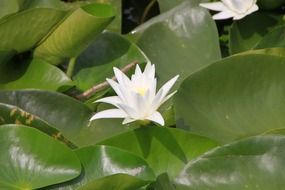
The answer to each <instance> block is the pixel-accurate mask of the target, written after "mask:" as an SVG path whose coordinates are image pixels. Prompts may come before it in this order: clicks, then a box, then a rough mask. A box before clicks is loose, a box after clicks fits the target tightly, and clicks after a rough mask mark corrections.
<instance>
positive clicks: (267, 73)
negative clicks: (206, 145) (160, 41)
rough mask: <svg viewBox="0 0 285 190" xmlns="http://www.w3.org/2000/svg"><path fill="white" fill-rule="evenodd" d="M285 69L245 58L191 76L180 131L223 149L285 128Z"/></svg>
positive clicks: (179, 101)
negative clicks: (269, 131)
mask: <svg viewBox="0 0 285 190" xmlns="http://www.w3.org/2000/svg"><path fill="white" fill-rule="evenodd" d="M284 63H285V58H284V57H279V56H272V55H262V54H244V55H238V56H232V57H229V58H227V59H224V60H221V61H219V62H216V63H214V64H212V65H211V66H209V67H207V68H205V69H203V70H201V71H199V72H197V73H195V74H193V75H191V76H190V77H189V78H187V79H186V80H185V81H184V83H183V84H182V85H181V88H180V89H179V90H178V93H177V95H176V97H175V104H174V107H175V112H176V121H177V126H178V127H179V128H184V129H187V130H190V131H192V132H193V133H196V134H199V135H202V136H207V137H209V138H211V139H215V140H217V141H219V142H223V143H225V142H230V141H233V140H236V139H240V138H243V137H247V136H253V135H258V134H261V133H264V132H265V131H268V130H272V129H275V128H282V127H284V124H285V118H284V114H285V107H284V106H283V102H284V97H285V80H284V77H285V64H284Z"/></svg>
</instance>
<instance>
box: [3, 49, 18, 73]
mask: <svg viewBox="0 0 285 190" xmlns="http://www.w3.org/2000/svg"><path fill="white" fill-rule="evenodd" d="M15 54H16V51H14V50H0V72H1V70H2V68H3V67H4V66H5V64H6V63H7V62H8V61H9V60H10V59H12V57H13V56H14V55H15Z"/></svg>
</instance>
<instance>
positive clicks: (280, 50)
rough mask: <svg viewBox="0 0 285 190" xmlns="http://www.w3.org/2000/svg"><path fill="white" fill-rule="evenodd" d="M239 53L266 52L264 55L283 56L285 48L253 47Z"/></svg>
mask: <svg viewBox="0 0 285 190" xmlns="http://www.w3.org/2000/svg"><path fill="white" fill-rule="evenodd" d="M240 54H243V55H246V54H263V55H264V54H266V55H275V56H280V57H284V56H285V48H265V49H257V50H256V49H254V50H250V51H245V52H242V53H240Z"/></svg>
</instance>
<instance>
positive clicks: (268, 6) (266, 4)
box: [257, 0, 285, 10]
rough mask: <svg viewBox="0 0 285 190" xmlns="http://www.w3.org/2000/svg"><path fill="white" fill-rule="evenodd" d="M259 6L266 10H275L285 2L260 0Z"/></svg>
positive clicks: (282, 0)
mask: <svg viewBox="0 0 285 190" xmlns="http://www.w3.org/2000/svg"><path fill="white" fill-rule="evenodd" d="M257 4H258V6H259V7H260V8H261V9H264V10H273V9H277V8H280V7H281V6H282V5H284V4H285V1H284V0H258V1H257Z"/></svg>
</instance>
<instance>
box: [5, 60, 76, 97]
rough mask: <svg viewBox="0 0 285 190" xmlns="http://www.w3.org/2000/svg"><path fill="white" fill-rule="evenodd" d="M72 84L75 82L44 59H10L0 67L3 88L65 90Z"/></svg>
mask: <svg viewBox="0 0 285 190" xmlns="http://www.w3.org/2000/svg"><path fill="white" fill-rule="evenodd" d="M15 68H16V69H15ZM72 86H73V82H72V81H71V80H70V79H69V78H68V77H67V76H66V74H65V73H63V72H62V71H61V70H60V69H58V68H57V67H55V66H53V65H50V64H48V63H46V62H45V61H42V60H37V59H34V60H29V61H25V62H22V63H18V61H10V62H7V63H6V64H5V65H3V64H2V67H0V88H1V89H26V88H37V89H44V90H51V91H65V90H67V89H68V88H70V87H72Z"/></svg>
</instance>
